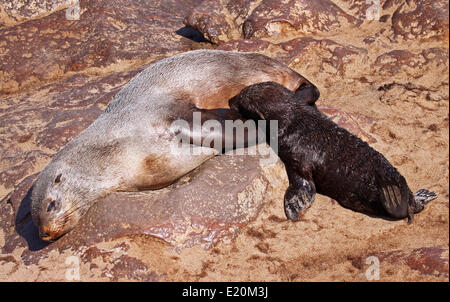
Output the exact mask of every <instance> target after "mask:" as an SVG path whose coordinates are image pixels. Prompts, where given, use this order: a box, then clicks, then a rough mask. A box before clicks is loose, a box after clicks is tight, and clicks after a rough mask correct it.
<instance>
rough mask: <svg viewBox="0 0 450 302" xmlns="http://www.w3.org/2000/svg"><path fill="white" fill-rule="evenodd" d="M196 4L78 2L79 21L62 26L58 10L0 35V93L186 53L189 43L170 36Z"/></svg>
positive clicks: (63, 20) (64, 21)
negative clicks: (168, 55)
mask: <svg viewBox="0 0 450 302" xmlns="http://www.w3.org/2000/svg"><path fill="white" fill-rule="evenodd" d="M198 2H199V1H198V0H189V1H184V2H183V3H180V2H179V1H169V2H167V1H131V0H127V1H125V2H124V1H122V0H113V1H111V0H108V1H106V0H102V1H94V0H82V1H80V5H81V12H82V14H81V16H80V19H79V20H67V19H66V15H65V11H64V10H61V11H57V12H54V13H53V14H51V15H49V16H46V17H44V18H40V19H36V20H31V21H28V22H25V23H23V24H20V26H13V27H9V28H4V29H0V54H1V56H0V58H1V60H0V70H1V72H0V93H12V92H16V91H18V90H19V89H20V90H23V89H24V88H27V87H31V86H36V85H39V84H43V83H48V82H52V81H55V80H56V79H61V77H65V76H67V75H68V74H69V73H73V72H75V73H79V72H88V70H90V71H89V73H91V74H93V73H94V74H105V71H102V69H103V68H105V67H106V66H109V68H110V70H111V71H121V70H126V69H130V68H131V67H132V66H135V65H136V64H143V63H146V62H149V61H151V60H154V59H156V58H158V56H159V57H161V56H162V55H163V54H164V55H165V53H166V52H168V51H171V52H176V51H182V50H188V49H189V48H190V47H191V43H190V42H191V41H189V40H187V39H185V38H182V37H181V36H178V35H177V34H176V33H175V31H176V30H177V29H178V28H180V27H182V25H183V23H182V20H183V17H184V15H185V14H186V12H187V11H189V9H190V8H192V7H194V6H195V4H197V3H198ZM183 41H184V42H183ZM188 42H189V43H188ZM111 66H114V67H111Z"/></svg>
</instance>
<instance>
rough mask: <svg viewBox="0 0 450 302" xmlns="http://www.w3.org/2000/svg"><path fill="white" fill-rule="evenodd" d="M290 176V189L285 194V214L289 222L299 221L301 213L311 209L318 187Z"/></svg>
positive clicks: (298, 177) (310, 182) (289, 174)
mask: <svg viewBox="0 0 450 302" xmlns="http://www.w3.org/2000/svg"><path fill="white" fill-rule="evenodd" d="M288 176H289V183H290V184H289V187H288V188H287V190H286V193H285V194H284V213H285V214H286V217H287V218H288V219H289V220H292V221H298V220H299V218H300V213H301V212H303V211H305V210H306V209H308V208H310V207H311V205H312V204H313V202H314V199H315V196H316V186H315V185H314V183H313V182H312V181H309V180H306V179H304V178H302V177H300V176H298V175H296V176H291V173H289V172H288Z"/></svg>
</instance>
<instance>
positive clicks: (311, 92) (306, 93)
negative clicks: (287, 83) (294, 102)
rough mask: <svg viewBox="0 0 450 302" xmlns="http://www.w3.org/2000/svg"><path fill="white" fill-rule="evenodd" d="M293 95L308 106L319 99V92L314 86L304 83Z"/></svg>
mask: <svg viewBox="0 0 450 302" xmlns="http://www.w3.org/2000/svg"><path fill="white" fill-rule="evenodd" d="M295 95H296V97H297V99H298V100H299V101H301V102H306V103H307V104H308V105H314V103H315V102H316V101H317V100H318V99H319V97H320V92H319V89H317V87H316V86H314V85H313V84H311V83H309V82H305V83H303V84H301V85H300V87H298V89H297V90H296V91H295Z"/></svg>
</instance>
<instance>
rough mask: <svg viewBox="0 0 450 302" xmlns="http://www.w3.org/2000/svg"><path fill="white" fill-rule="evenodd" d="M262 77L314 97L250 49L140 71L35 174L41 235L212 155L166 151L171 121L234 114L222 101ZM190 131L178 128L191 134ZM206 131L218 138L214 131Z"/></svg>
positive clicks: (172, 137) (178, 59)
mask: <svg viewBox="0 0 450 302" xmlns="http://www.w3.org/2000/svg"><path fill="white" fill-rule="evenodd" d="M263 81H275V82H278V83H280V84H282V85H283V86H285V87H287V88H288V89H291V90H292V91H296V92H297V93H299V95H301V96H302V98H303V99H305V100H308V102H310V103H314V101H315V100H316V99H317V98H318V96H319V93H318V90H317V88H316V87H315V86H314V85H313V84H311V83H310V82H309V81H308V80H307V79H305V78H304V77H302V76H301V75H300V74H298V73H297V72H295V71H293V70H292V69H290V68H288V67H287V66H285V65H283V64H282V63H280V62H278V61H276V60H274V59H272V58H269V57H267V56H264V55H261V54H256V53H234V52H225V51H218V50H197V51H190V52H186V53H182V54H179V55H176V56H173V57H169V58H166V59H163V60H161V61H159V62H157V63H155V64H153V65H151V66H150V67H148V68H146V69H145V70H143V71H142V72H141V73H140V74H138V75H137V76H136V77H134V78H133V79H132V80H131V81H130V82H129V83H128V84H127V85H126V86H125V87H124V88H122V89H121V90H120V91H119V92H118V93H117V94H116V96H115V97H114V99H113V100H112V101H111V102H110V103H109V104H108V106H107V107H106V109H105V111H104V112H103V113H102V114H101V115H100V116H99V117H98V119H97V120H96V121H95V122H94V123H93V124H91V125H90V126H89V127H88V128H87V129H86V130H84V131H83V132H82V133H81V134H80V135H78V136H77V137H76V138H74V139H73V140H72V141H71V142H69V143H68V144H67V145H66V146H65V147H64V148H63V149H62V150H60V151H59V152H58V153H57V154H56V155H55V156H54V158H53V159H52V161H51V162H50V163H49V164H48V165H47V166H46V167H45V168H44V169H43V171H42V172H41V173H40V175H39V178H38V180H37V181H36V183H35V185H34V187H33V193H32V213H31V214H32V218H33V221H34V222H35V224H36V225H37V227H38V228H39V230H40V236H41V238H42V239H44V240H55V239H57V238H58V237H60V236H61V235H63V234H65V233H66V232H68V231H69V230H71V229H72V228H73V227H74V226H75V225H76V224H77V222H78V220H79V219H80V218H81V217H82V216H83V215H84V213H85V212H86V211H87V210H88V209H89V208H90V207H91V206H92V205H93V204H94V203H95V202H96V201H97V200H98V199H99V198H101V197H102V196H104V195H106V194H108V193H110V192H112V191H136V190H145V189H158V188H161V187H164V186H167V185H169V184H171V183H172V182H174V181H175V180H177V179H178V178H180V177H181V176H183V175H184V174H186V173H188V172H189V171H191V170H193V169H195V168H196V167H198V166H199V165H201V164H202V163H203V162H204V161H206V160H208V159H210V158H212V157H213V156H215V155H216V154H218V153H219V152H220V150H216V149H214V146H199V145H198V144H196V145H194V144H192V145H190V146H187V147H186V148H184V149H183V150H182V151H183V152H179V153H176V154H174V153H173V152H171V150H172V147H173V146H174V145H176V144H177V143H178V140H177V134H178V133H177V132H176V131H175V130H174V129H172V127H171V126H172V125H173V122H174V121H175V120H180V119H182V120H185V121H188V123H187V124H188V126H191V127H192V123H191V124H190V125H189V123H190V122H192V116H193V113H194V112H202V113H203V119H214V120H217V121H219V122H220V123H224V121H225V120H236V119H240V118H241V117H240V116H239V115H238V114H236V113H235V112H234V111H231V110H230V109H226V108H227V107H228V100H229V99H230V98H231V97H232V96H234V95H236V94H237V93H238V92H239V91H241V90H242V89H243V88H244V87H246V86H248V85H251V84H254V83H258V82H263ZM217 108H225V109H217ZM189 129H190V128H189V127H187V128H186V129H177V131H180V132H182V133H187V135H188V136H189V135H190V132H189ZM222 129H223V128H222ZM212 134H213V135H217V136H218V137H222V138H223V137H224V136H223V133H222V132H219V131H217V133H215V132H214V133H212ZM225 134H226V133H225ZM202 139H203V137H202ZM194 149H195V150H200V151H201V152H197V153H195V152H192V151H193V150H194Z"/></svg>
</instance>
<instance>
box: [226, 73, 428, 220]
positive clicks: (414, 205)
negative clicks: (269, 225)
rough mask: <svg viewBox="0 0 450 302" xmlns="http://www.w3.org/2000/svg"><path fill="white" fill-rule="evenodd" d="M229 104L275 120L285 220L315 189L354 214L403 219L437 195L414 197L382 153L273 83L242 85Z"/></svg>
mask: <svg viewBox="0 0 450 302" xmlns="http://www.w3.org/2000/svg"><path fill="white" fill-rule="evenodd" d="M229 103H230V107H231V108H232V109H235V110H237V111H239V112H240V113H241V114H242V116H243V117H245V118H252V119H266V120H278V148H279V149H278V150H279V157H280V159H281V160H282V161H283V163H284V164H285V167H286V171H287V175H288V178H289V187H288V189H287V191H286V194H285V196H284V209H285V213H286V216H287V217H288V218H289V219H290V220H293V221H297V220H298V219H299V214H300V213H301V212H302V211H304V210H306V209H308V208H309V207H310V206H311V205H312V203H313V201H314V197H315V194H316V192H317V193H320V194H323V195H327V196H329V197H331V198H333V199H335V200H337V201H338V202H339V203H340V204H341V205H343V206H344V207H346V208H350V209H352V210H355V211H358V212H364V213H367V214H372V215H378V216H385V217H386V216H388V217H392V218H395V219H401V218H405V217H408V221H409V222H411V221H412V219H413V215H414V214H415V213H419V212H420V211H422V210H423V208H424V206H425V204H426V203H428V202H429V201H430V200H432V199H434V198H436V194H434V193H433V192H429V191H427V190H424V189H422V190H419V191H418V192H417V193H416V194H415V195H413V194H412V193H411V191H410V189H409V188H408V185H407V183H406V180H405V178H404V177H403V176H402V175H400V173H399V172H398V171H397V170H396V169H395V168H394V167H393V166H392V165H391V164H390V163H389V162H388V161H387V160H386V158H385V157H384V156H383V155H382V154H380V153H379V152H377V151H375V150H374V149H372V148H371V147H370V146H369V145H368V144H367V143H365V142H363V141H362V140H361V139H359V138H358V137H356V136H355V135H353V134H351V133H350V132H348V131H347V130H345V129H343V128H340V127H339V126H338V125H336V124H335V123H334V122H333V121H331V120H330V119H328V118H327V117H326V116H325V115H324V114H322V113H321V112H320V111H318V110H317V109H316V108H313V107H311V106H308V105H307V104H305V103H304V102H302V100H301V96H298V95H296V94H294V93H292V92H291V91H290V90H288V89H286V88H284V87H283V86H281V85H279V84H277V83H273V82H266V83H259V84H255V85H251V86H249V87H246V88H245V89H243V90H242V91H241V92H240V93H239V94H238V95H237V96H235V97H233V98H232V99H231V100H230V101H229Z"/></svg>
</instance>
